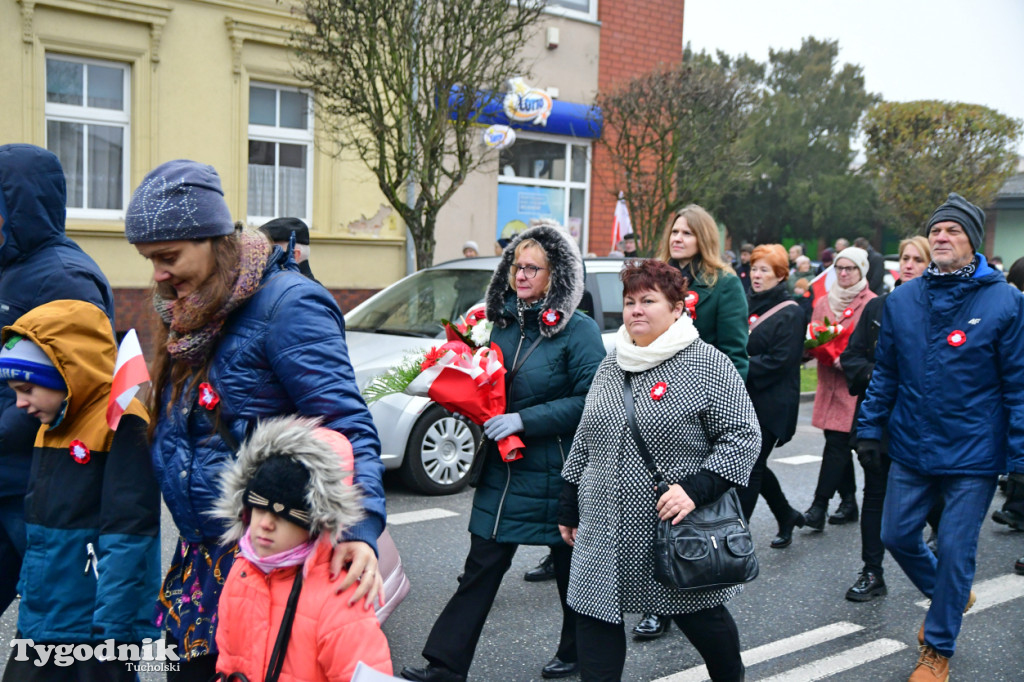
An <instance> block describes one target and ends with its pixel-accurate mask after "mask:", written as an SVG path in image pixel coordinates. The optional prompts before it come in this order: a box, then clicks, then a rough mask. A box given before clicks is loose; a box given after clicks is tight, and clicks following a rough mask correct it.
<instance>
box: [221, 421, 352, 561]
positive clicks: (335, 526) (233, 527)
mask: <svg viewBox="0 0 1024 682" xmlns="http://www.w3.org/2000/svg"><path fill="white" fill-rule="evenodd" d="M319 423H320V422H319V420H317V419H308V418H303V417H278V418H274V419H268V420H266V421H263V422H260V424H259V426H257V427H256V429H255V430H253V432H252V435H251V436H249V438H247V439H246V441H245V442H244V443H243V444H242V446H241V447H240V448H239V450H238V457H237V459H236V460H235V461H234V463H232V464H231V466H229V467H227V468H226V469H225V470H224V473H223V474H222V475H221V480H220V482H221V496H220V499H219V500H218V501H217V505H216V506H215V507H214V508H213V510H211V512H210V514H211V515H212V516H214V517H216V518H219V519H222V520H224V521H226V522H227V523H228V524H230V525H229V527H228V530H227V531H226V532H225V533H224V534H223V535H222V536H221V540H222V541H223V542H224V543H233V542H237V541H238V540H239V539H240V538H241V537H242V535H243V534H244V533H245V530H246V515H245V504H244V502H243V499H242V498H243V496H244V494H245V487H246V485H248V483H249V481H250V480H251V479H252V477H253V476H254V475H255V474H256V471H257V470H258V469H259V468H260V465H262V464H263V463H264V462H266V461H267V460H269V459H270V458H271V457H290V458H291V459H294V460H295V461H297V462H299V463H300V464H302V465H303V466H304V467H305V468H306V470H307V471H309V487H308V488H307V490H306V502H307V503H308V504H309V509H310V513H309V520H310V524H309V525H310V534H311V535H315V534H318V533H323V532H327V533H328V534H329V537H330V541H331V543H332V544H337V543H338V542H340V534H341V531H343V530H345V529H346V528H348V527H350V526H352V525H354V524H355V523H357V522H358V521H360V520H361V519H362V518H363V505H362V496H361V495H360V493H359V489H358V488H356V487H355V486H354V485H353V484H352V467H353V455H352V446H351V445H350V444H349V442H348V439H347V438H345V436H343V435H341V434H340V433H338V432H337V431H332V430H330V429H325V428H322V427H319V426H318V425H319Z"/></svg>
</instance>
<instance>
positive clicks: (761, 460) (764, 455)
mask: <svg viewBox="0 0 1024 682" xmlns="http://www.w3.org/2000/svg"><path fill="white" fill-rule="evenodd" d="M775 440H776V439H775V436H773V435H771V434H770V433H768V432H767V431H765V430H764V429H761V454H759V455H758V456H757V461H756V462H755V463H754V468H753V469H751V470H750V481H749V482H748V483H747V487H745V488H736V493H737V494H738V495H739V497H740V506H741V507H742V508H743V515H744V516H745V517H747V520H750V516H751V515H752V514H753V513H754V508H755V507H756V506H757V496H758V495H759V494H760V496H761V497H763V498H764V501H765V502H767V503H768V508H769V509H771V511H772V514H773V515H774V516H775V520H776V521H778V522H779V523H780V524H781V523H782V522H783V521H785V520H787V519H788V518H789V515H790V511H791V510H792V509H793V508H792V507H791V506H790V504H789V500H787V499H786V494H785V493H784V492H782V486H781V485H779V479H777V478H776V477H775V474H774V472H772V470H771V469H769V468H768V455H770V454H771V453H772V449H773V448H774V447H775Z"/></svg>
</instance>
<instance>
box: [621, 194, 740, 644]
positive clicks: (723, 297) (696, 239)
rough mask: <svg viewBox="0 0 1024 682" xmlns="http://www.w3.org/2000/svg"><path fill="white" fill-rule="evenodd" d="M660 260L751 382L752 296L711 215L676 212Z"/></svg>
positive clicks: (652, 627) (662, 627)
mask: <svg viewBox="0 0 1024 682" xmlns="http://www.w3.org/2000/svg"><path fill="white" fill-rule="evenodd" d="M658 260H660V261H664V262H666V263H668V264H669V265H674V266H675V267H677V268H679V271H680V272H681V273H682V274H683V279H685V280H686V286H687V288H688V291H687V293H686V301H685V303H686V313H687V314H688V315H689V316H690V319H691V320H692V321H693V326H694V327H696V328H697V333H698V334H700V340H701V341H703V342H704V343H707V344H710V345H712V346H714V347H715V348H717V349H718V350H720V351H722V352H723V353H725V355H726V356H727V357H728V358H729V360H731V361H732V364H733V366H734V367H736V371H737V372H739V373H740V377H741V378H742V379H743V380H744V381H746V379H747V368H748V367H749V366H750V361H749V358H748V356H747V340H748V338H749V336H750V331H749V324H748V321H747V294H746V292H744V291H743V283H742V282H740V278H739V277H737V276H736V275H735V274H734V273H733V271H732V268H731V267H729V265H728V264H726V262H725V261H724V260H722V245H721V242H720V240H719V237H718V225H717V224H716V223H715V219H714V218H712V217H711V214H709V213H708V212H707V211H705V210H704V209H703V208H701V207H700V206H698V205H697V204H690V205H689V206H686V207H685V208H681V209H679V210H678V211H676V214H675V215H674V216H673V217H672V222H670V223H669V224H668V225H666V226H665V233H664V235H663V236H662V239H661V246H660V247H659V249H658ZM671 622H672V620H671V619H670V618H668V617H667V616H659V615H656V614H651V613H645V614H644V615H643V617H642V618H641V619H640V622H639V623H637V624H636V627H634V628H633V634H634V635H636V637H637V638H638V639H657V638H658V637H661V636H662V635H664V634H665V633H666V632H667V631H668V627H669V623H671Z"/></svg>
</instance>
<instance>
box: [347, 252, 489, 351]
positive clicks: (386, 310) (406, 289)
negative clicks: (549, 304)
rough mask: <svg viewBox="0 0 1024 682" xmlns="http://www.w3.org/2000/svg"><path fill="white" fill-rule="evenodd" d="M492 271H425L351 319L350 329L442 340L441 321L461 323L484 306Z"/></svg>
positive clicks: (395, 286)
mask: <svg viewBox="0 0 1024 682" xmlns="http://www.w3.org/2000/svg"><path fill="white" fill-rule="evenodd" d="M493 274H494V273H493V272H491V271H490V270H466V269H452V270H444V269H433V270H421V271H420V272H417V273H416V274H415V275H413V276H412V277H409V278H408V279H406V280H404V281H402V282H399V283H398V284H395V285H394V286H392V287H389V288H388V289H386V290H384V291H382V292H381V293H380V294H378V295H377V296H375V297H374V298H372V299H371V300H370V301H368V302H367V304H366V305H364V306H360V309H359V310H356V311H354V312H353V313H352V314H350V315H347V316H346V318H345V326H346V328H348V329H350V330H352V331H361V332H375V333H378V334H402V335H407V336H422V337H424V338H435V337H440V336H441V335H442V333H443V331H444V328H443V327H442V326H441V319H442V318H444V319H447V320H453V321H454V320H457V319H458V318H459V317H461V316H462V315H464V314H465V313H466V311H467V310H469V309H470V308H471V307H473V306H474V305H475V304H477V303H479V302H481V301H482V300H483V298H484V294H485V293H486V291H487V285H488V284H489V283H490V281H491V276H492V275H493Z"/></svg>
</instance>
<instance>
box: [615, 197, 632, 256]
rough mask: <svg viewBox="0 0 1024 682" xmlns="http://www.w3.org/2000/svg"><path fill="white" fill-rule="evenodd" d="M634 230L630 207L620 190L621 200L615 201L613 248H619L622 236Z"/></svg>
mask: <svg viewBox="0 0 1024 682" xmlns="http://www.w3.org/2000/svg"><path fill="white" fill-rule="evenodd" d="M632 231H633V223H632V221H630V219H629V207H628V206H626V198H625V195H624V194H623V193H622V192H619V200H618V201H617V202H615V218H614V219H613V220H612V248H611V250H612V251H614V250H616V249H617V248H619V242H621V241H622V238H623V237H624V236H625V235H627V234H630V233H631V232H632Z"/></svg>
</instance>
